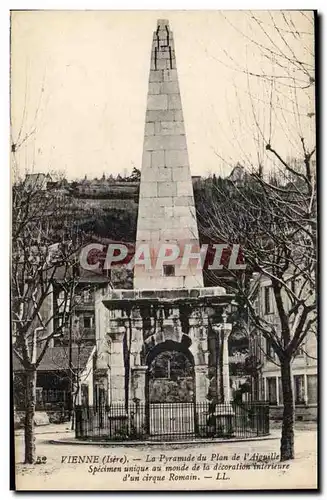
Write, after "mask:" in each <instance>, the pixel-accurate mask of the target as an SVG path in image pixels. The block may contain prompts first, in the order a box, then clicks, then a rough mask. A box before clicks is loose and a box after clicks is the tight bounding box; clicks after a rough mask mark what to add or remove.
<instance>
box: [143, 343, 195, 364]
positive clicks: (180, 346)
mask: <svg viewBox="0 0 327 500" xmlns="http://www.w3.org/2000/svg"><path fill="white" fill-rule="evenodd" d="M164 351H178V352H181V353H183V354H184V355H185V356H186V357H187V359H188V360H189V361H190V363H191V364H192V366H194V358H193V354H192V353H191V352H190V351H189V349H188V347H187V345H186V344H184V343H183V342H175V341H174V340H166V341H165V342H161V343H160V344H157V345H156V346H154V347H153V348H152V349H151V350H150V351H149V352H148V354H147V356H146V364H147V365H148V366H150V364H151V363H152V361H153V360H154V358H156V357H157V356H158V354H160V353H161V352H164Z"/></svg>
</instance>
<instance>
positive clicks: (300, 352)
mask: <svg viewBox="0 0 327 500" xmlns="http://www.w3.org/2000/svg"><path fill="white" fill-rule="evenodd" d="M303 356H304V350H303V347H298V348H297V349H296V351H295V354H294V357H295V358H303Z"/></svg>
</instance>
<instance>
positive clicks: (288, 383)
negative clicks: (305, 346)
mask: <svg viewBox="0 0 327 500" xmlns="http://www.w3.org/2000/svg"><path fill="white" fill-rule="evenodd" d="M281 375H282V389H283V403H284V411H283V426H282V438H281V443H280V459H281V461H284V460H291V459H293V458H294V413H295V411H294V398H293V387H292V371H291V359H290V358H287V359H284V360H283V361H282V362H281Z"/></svg>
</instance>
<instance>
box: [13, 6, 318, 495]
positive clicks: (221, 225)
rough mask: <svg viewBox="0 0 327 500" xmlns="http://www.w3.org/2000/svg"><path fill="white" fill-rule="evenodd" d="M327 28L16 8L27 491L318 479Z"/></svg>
mask: <svg viewBox="0 0 327 500" xmlns="http://www.w3.org/2000/svg"><path fill="white" fill-rule="evenodd" d="M317 29H318V16H317V13H316V12H314V11H310V10H306V11H300V10H292V11H286V10H285V11H265V10H263V11H247V10H243V11H163V12H159V11H124V12H123V11H108V10H107V11H96V10H94V11H78V10H75V11H60V10H57V11H51V10H43V11H37V10H34V11H19V10H17V11H12V12H11V135H10V141H11V148H10V149H11V165H10V168H11V178H12V194H11V201H12V228H11V320H12V328H11V332H12V338H11V346H12V374H11V375H12V400H13V407H12V417H13V418H12V434H13V435H14V448H15V453H14V457H12V459H13V462H14V467H15V484H14V485H13V488H15V489H16V490H19V491H25V490H26V491H27V490H39V491H40V490H68V491H69V490H81V491H83V490H99V491H100V490H108V491H113V490H116V491H121V490H126V491H138V490H155V491H165V490H185V491H187V490H193V491H194V490H211V491H212V490H217V491H218V490H257V489H260V490H266V489H272V490H281V489H286V490H290V489H309V490H310V489H311V490H314V489H317V487H318V486H317V485H318V479H317V462H318V460H317V415H318V392H317V385H318V380H317V377H318V351H317V334H318V331H317V307H316V287H317V282H316V280H317V267H316V266H317V203H316V193H317V186H316V162H317V152H316V102H315V92H316V85H317V82H316V69H315V34H316V33H317Z"/></svg>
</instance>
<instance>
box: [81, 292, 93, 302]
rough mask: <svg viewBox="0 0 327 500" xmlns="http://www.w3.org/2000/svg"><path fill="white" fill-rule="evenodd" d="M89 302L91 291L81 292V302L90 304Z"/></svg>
mask: <svg viewBox="0 0 327 500" xmlns="http://www.w3.org/2000/svg"><path fill="white" fill-rule="evenodd" d="M90 300H91V291H90V290H83V302H90Z"/></svg>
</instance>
